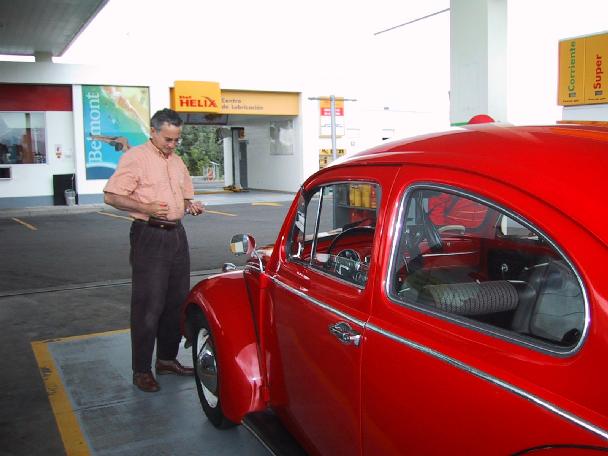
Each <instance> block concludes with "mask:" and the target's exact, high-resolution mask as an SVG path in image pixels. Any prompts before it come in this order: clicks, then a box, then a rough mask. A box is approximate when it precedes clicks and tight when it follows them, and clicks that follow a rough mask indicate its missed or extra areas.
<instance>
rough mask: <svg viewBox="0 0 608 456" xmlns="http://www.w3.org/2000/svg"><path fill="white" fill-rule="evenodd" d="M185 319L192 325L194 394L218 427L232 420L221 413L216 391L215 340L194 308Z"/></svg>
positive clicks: (218, 369) (205, 321)
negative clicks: (195, 391) (195, 392)
mask: <svg viewBox="0 0 608 456" xmlns="http://www.w3.org/2000/svg"><path fill="white" fill-rule="evenodd" d="M188 321H189V323H190V327H191V329H192V336H193V340H192V364H193V365H194V378H195V380H196V389H197V391H198V398H199V400H200V401H201V405H202V407H203V411H204V412H205V415H207V418H208V419H209V421H211V423H212V424H213V425H214V426H215V427H217V428H221V429H226V428H229V427H233V426H235V425H236V424H235V423H233V422H232V421H230V420H229V419H228V418H226V417H225V416H224V413H223V411H222V401H221V395H220V382H219V376H220V367H219V365H218V362H217V359H216V356H215V342H214V340H213V335H212V333H211V330H210V328H209V323H208V322H207V320H206V319H205V317H204V315H203V314H202V312H201V311H200V310H198V309H196V311H193V312H190V313H189V315H188Z"/></svg>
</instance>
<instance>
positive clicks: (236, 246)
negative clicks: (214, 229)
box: [230, 234, 255, 256]
mask: <svg viewBox="0 0 608 456" xmlns="http://www.w3.org/2000/svg"><path fill="white" fill-rule="evenodd" d="M230 251H231V252H232V253H233V254H234V255H237V256H239V255H251V253H253V252H254V251H255V239H254V238H253V236H252V235H251V234H235V235H234V236H232V239H231V240H230Z"/></svg>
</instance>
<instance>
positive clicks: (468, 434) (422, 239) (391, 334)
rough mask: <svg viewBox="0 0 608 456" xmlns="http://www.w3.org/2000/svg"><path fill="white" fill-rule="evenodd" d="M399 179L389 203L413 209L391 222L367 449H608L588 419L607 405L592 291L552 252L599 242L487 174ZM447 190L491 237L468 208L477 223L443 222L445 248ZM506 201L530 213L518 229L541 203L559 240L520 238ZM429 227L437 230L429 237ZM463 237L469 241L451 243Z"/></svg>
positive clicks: (380, 284) (370, 346)
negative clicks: (436, 208)
mask: <svg viewBox="0 0 608 456" xmlns="http://www.w3.org/2000/svg"><path fill="white" fill-rule="evenodd" d="M397 182H399V184H400V187H398V186H397V185H395V187H394V190H395V194H394V197H391V200H394V201H395V202H396V203H397V202H399V203H400V202H402V201H403V204H402V205H399V206H397V205H395V206H393V209H392V214H387V218H386V220H387V222H386V225H387V226H389V225H391V223H390V220H394V222H393V223H392V226H394V227H395V229H394V232H395V236H393V235H392V234H390V233H387V237H386V238H385V239H386V240H387V242H386V244H385V245H384V246H383V249H382V250H383V255H382V256H381V258H382V260H381V261H382V262H383V263H384V264H383V266H382V268H383V269H382V268H381V267H379V268H378V269H377V270H376V272H377V275H376V277H375V281H376V283H375V285H374V289H375V290H377V292H378V293H377V294H376V295H374V298H373V303H374V304H373V308H372V312H371V315H370V319H369V320H368V324H367V327H366V329H367V330H366V337H365V342H364V347H363V348H364V350H363V351H362V366H361V367H362V384H361V388H362V394H361V397H362V400H361V401H362V405H361V409H362V411H361V413H362V424H361V426H362V435H363V437H362V441H363V443H362V454H366V455H378V454H382V455H399V454H416V455H418V454H424V455H435V454H437V455H445V454H467V455H475V454H478V455H487V454H514V453H517V452H518V451H522V450H525V449H530V448H535V447H543V446H547V445H554V446H560V445H562V446H568V445H572V444H578V445H588V446H593V445H598V446H604V445H605V432H604V431H602V423H605V422H606V418H605V416H604V417H602V416H599V415H597V414H595V413H594V412H590V410H592V409H593V407H599V405H598V404H604V403H605V397H604V396H602V395H601V391H602V390H603V386H600V385H603V383H602V382H603V381H604V380H603V376H604V374H605V370H604V368H603V367H602V366H601V365H600V364H601V363H597V362H594V361H593V356H589V355H588V354H587V353H590V352H589V350H590V349H591V350H593V348H592V346H593V342H592V340H591V339H592V336H589V339H588V340H586V341H585V339H584V337H583V334H585V332H586V330H587V329H586V325H587V323H586V321H587V320H586V317H585V315H586V312H587V310H586V298H585V291H584V289H583V288H582V287H581V284H582V283H584V282H583V280H581V279H579V278H577V276H578V275H579V274H581V273H580V272H578V271H576V270H575V269H574V267H573V262H572V261H570V260H569V258H567V257H566V256H565V255H564V254H563V252H564V251H558V250H557V249H556V248H554V247H553V246H554V245H560V244H562V243H563V244H565V245H567V246H568V248H569V249H570V252H571V254H572V255H573V256H574V255H578V256H579V257H583V256H584V255H587V253H586V252H590V251H594V250H597V249H598V247H596V245H597V244H596V242H595V241H594V240H593V239H592V238H591V237H590V236H588V235H586V234H585V233H584V230H581V229H580V228H578V227H577V226H576V225H575V224H573V223H572V222H571V221H569V220H568V219H567V218H566V217H564V216H562V215H561V214H560V213H558V212H557V211H553V210H551V209H550V208H546V207H543V206H542V203H540V202H538V201H534V200H533V199H532V198H530V197H529V196H528V195H524V194H522V193H520V192H518V191H517V189H513V188H509V187H508V186H506V185H503V184H500V183H497V182H495V181H494V182H493V181H491V180H489V179H482V178H480V177H478V176H468V175H466V174H463V173H459V172H455V171H449V170H430V169H425V168H422V167H418V168H416V167H413V166H412V167H409V168H408V169H406V168H405V167H404V169H403V170H402V172H401V174H400V175H399V177H398V178H397ZM441 182H450V183H451V184H450V185H448V184H441ZM453 182H462V183H466V184H467V187H466V188H464V187H458V188H455V187H453V185H454V184H453ZM425 195H426V196H425ZM441 195H444V196H450V197H452V198H467V201H468V203H469V204H467V205H466V207H467V208H468V209H470V208H471V207H477V206H483V207H485V208H486V210H485V211H481V212H483V214H487V219H486V220H485V221H492V223H493V225H492V226H491V227H490V228H492V229H487V224H486V227H484V223H485V221H484V220H483V217H481V216H480V215H479V214H480V211H479V210H475V211H469V210H468V209H467V211H466V212H468V213H470V219H469V220H470V223H465V222H463V221H462V220H459V221H458V222H457V223H458V224H457V225H453V223H454V222H453V221H452V220H451V218H450V217H448V219H447V220H446V222H445V223H447V224H452V225H446V226H445V227H444V228H446V230H442V227H441V226H439V227H437V226H435V227H434V229H437V231H436V232H438V237H439V239H438V238H437V237H435V238H434V237H433V236H432V235H429V234H428V232H429V231H430V228H429V226H430V225H429V223H430V222H432V220H431V217H430V216H429V215H428V213H429V212H430V211H431V210H432V207H431V206H432V205H431V204H429V201H430V200H431V199H433V198H437V197H438V196H441ZM476 195H496V196H495V197H494V198H491V197H487V196H486V197H484V198H478V197H476ZM418 196H419V197H420V198H418ZM501 197H502V198H504V199H503V200H506V201H509V203H510V204H511V205H512V207H517V208H518V212H520V211H521V212H520V213H519V214H518V215H519V216H520V218H518V219H517V220H520V221H521V220H527V218H526V215H527V214H530V213H533V212H532V211H531V210H530V209H529V208H530V207H533V208H536V209H537V211H538V212H539V213H543V214H544V219H543V223H544V226H545V227H549V228H551V229H552V231H551V233H547V232H545V234H547V235H548V236H551V238H552V239H551V240H550V241H549V240H548V239H547V238H543V235H541V234H540V233H541V231H540V230H539V229H538V228H537V227H534V225H533V223H532V222H530V223H529V224H527V226H528V225H529V229H526V230H522V229H521V228H522V226H521V225H519V224H518V223H516V222H515V221H514V220H513V218H509V217H510V214H512V212H510V210H507V209H504V210H503V208H502V207H500V206H499V205H498V204H495V205H492V204H491V202H492V201H497V200H498V201H499V200H500V199H499V198H501ZM486 198H487V199H486ZM487 201H490V203H487ZM477 209H478V207H477ZM463 212H464V211H463ZM419 213H426V217H425V216H422V217H420V216H419V215H420V214H419ZM492 213H494V214H499V216H500V217H502V218H501V219H497V218H496V217H492ZM463 217H464V216H463ZM484 217H486V215H484ZM505 217H506V218H505ZM528 217H529V218H532V216H528ZM497 220H503V221H504V223H502V226H501V222H500V221H499V222H498V223H497ZM418 222H419V223H420V224H422V225H424V228H425V230H426V231H424V230H423V231H424V232H421V233H422V234H420V235H419V236H418V232H417V231H416V226H417V225H416V223H418ZM435 223H437V219H436V222H435ZM435 223H434V224H435ZM522 223H523V222H522ZM465 225H466V226H465ZM509 226H514V227H515V228H516V229H513V230H511V228H509V229H507V228H508V227H509ZM431 228H433V227H431ZM417 236H418V237H417ZM391 238H392V239H391ZM412 239H413V240H412ZM465 239H468V240H469V241H471V242H467V243H460V247H458V243H455V242H454V240H465ZM568 239H576V243H572V242H571V243H570V244H568V243H567V241H568ZM431 240H433V242H432V243H431ZM498 240H500V242H497V241H498ZM473 241H474V242H473ZM553 242H555V244H554V243H553ZM414 244H415V245H414ZM431 244H433V246H434V249H431V248H430V245H431ZM455 248H456V249H458V248H460V249H461V250H460V251H458V250H455ZM404 252H406V253H407V255H406V254H404ZM415 254H420V255H419V256H418V258H419V260H418V261H417V262H415V261H412V258H411V257H413V256H414V255H415ZM438 259H442V260H441V261H438ZM446 259H449V261H447V260H446ZM490 260H492V261H490ZM404 263H405V266H403V265H404ZM519 263H521V264H519ZM494 266H496V267H495V268H494ZM400 268H401V269H403V270H405V272H403V271H400ZM381 269H382V270H381ZM410 277H413V278H415V279H417V280H411V281H409V282H408V279H409V278H410ZM579 277H580V276H579ZM424 280H426V282H424ZM480 289H483V294H482V293H478V294H474V293H473V292H471V290H480ZM439 293H443V297H444V298H445V299H444V300H437V299H436V298H437V295H438V294H439ZM458 293H459V294H460V296H458ZM442 299H443V298H442ZM473 305H474V307H475V308H473ZM450 306H452V307H450ZM450 309H452V310H450ZM600 349H601V348H598V350H600ZM581 373H583V374H581ZM565 398H567V399H565ZM602 406H603V405H602ZM594 422H595V423H600V426H597V425H595V424H592V423H594Z"/></svg>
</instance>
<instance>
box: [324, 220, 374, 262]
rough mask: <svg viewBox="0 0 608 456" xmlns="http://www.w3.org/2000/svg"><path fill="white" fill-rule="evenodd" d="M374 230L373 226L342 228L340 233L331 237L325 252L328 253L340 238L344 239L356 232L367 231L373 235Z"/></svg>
mask: <svg viewBox="0 0 608 456" xmlns="http://www.w3.org/2000/svg"><path fill="white" fill-rule="evenodd" d="M374 231H375V228H372V227H371V226H355V227H354V228H349V229H347V230H344V231H342V232H341V233H340V234H338V235H337V236H336V237H335V238H334V239H333V241H331V244H329V248H328V249H327V254H328V255H330V254H331V251H332V250H333V249H334V248H335V247H336V245H337V244H338V241H340V240H341V239H344V238H345V237H347V236H355V235H357V234H363V233H368V234H369V235H370V236H371V237H373V236H374Z"/></svg>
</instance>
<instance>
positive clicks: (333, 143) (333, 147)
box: [329, 95, 338, 161]
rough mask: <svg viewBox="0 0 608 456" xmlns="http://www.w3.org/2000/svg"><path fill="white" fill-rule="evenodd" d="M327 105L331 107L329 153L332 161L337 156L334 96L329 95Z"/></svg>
mask: <svg viewBox="0 0 608 456" xmlns="http://www.w3.org/2000/svg"><path fill="white" fill-rule="evenodd" d="M329 105H330V109H331V155H332V157H333V161H336V158H338V151H337V150H336V96H335V95H330V96H329Z"/></svg>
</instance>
